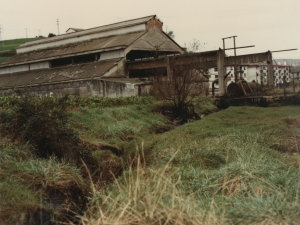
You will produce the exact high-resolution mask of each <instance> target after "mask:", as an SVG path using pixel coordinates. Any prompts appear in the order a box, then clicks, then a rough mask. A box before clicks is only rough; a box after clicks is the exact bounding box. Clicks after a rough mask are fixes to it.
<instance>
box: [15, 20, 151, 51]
mask: <svg viewBox="0 0 300 225" xmlns="http://www.w3.org/2000/svg"><path fill="white" fill-rule="evenodd" d="M154 17H156V15H151V16H146V17H142V18H137V19H133V20H127V21H122V22H119V23H113V24H109V25H104V26H100V27H95V28H91V29H86V30H83V31H78V32H75V33H68V34H63V35H58V36H55V37H51V38H46V39H43V40H37V41H31V42H27V43H25V44H22V45H20V46H19V47H18V48H22V47H28V46H31V45H37V44H41V43H47V42H53V41H59V40H63V39H68V38H73V37H77V36H78V35H79V34H80V35H81V36H82V35H87V34H91V33H98V32H104V31H107V30H114V29H117V28H121V27H129V26H133V25H137V24H143V23H146V22H148V21H149V20H151V19H152V18H154Z"/></svg>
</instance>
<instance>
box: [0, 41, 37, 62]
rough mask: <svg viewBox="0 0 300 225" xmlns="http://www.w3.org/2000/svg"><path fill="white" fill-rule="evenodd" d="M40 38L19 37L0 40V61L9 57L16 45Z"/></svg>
mask: <svg viewBox="0 0 300 225" xmlns="http://www.w3.org/2000/svg"><path fill="white" fill-rule="evenodd" d="M38 39H40V38H20V39H12V40H5V41H1V42H0V63H2V62H4V61H6V60H7V59H9V58H10V57H11V56H12V55H14V54H15V50H16V47H18V46H19V45H21V44H24V43H26V42H29V41H35V40H38Z"/></svg>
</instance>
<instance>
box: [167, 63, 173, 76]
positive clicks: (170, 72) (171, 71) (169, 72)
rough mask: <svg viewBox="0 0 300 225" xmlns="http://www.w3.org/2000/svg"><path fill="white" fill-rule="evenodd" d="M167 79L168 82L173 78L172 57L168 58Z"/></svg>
mask: <svg viewBox="0 0 300 225" xmlns="http://www.w3.org/2000/svg"><path fill="white" fill-rule="evenodd" d="M167 77H168V78H167V79H168V80H169V79H170V78H171V77H173V66H172V63H171V58H170V57H167Z"/></svg>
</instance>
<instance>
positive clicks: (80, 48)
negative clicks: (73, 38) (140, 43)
mask: <svg viewBox="0 0 300 225" xmlns="http://www.w3.org/2000/svg"><path fill="white" fill-rule="evenodd" d="M144 33H146V31H141V32H135V33H129V34H124V35H118V36H112V37H105V38H99V39H94V40H91V41H87V42H81V43H78V44H70V45H66V46H61V47H57V48H51V49H44V50H39V51H34V52H28V53H23V54H16V55H15V56H13V57H12V58H10V59H8V60H7V61H5V62H4V63H2V64H1V65H0V67H6V66H9V65H15V64H23V63H25V62H38V61H46V60H49V59H53V58H57V57H59V58H63V57H68V56H72V55H77V54H79V53H84V54H88V53H92V52H101V51H104V50H108V49H110V50H111V49H112V48H126V47H127V46H129V45H130V44H131V43H133V42H134V41H135V40H136V39H138V38H139V37H140V36H142V35H143V34H144Z"/></svg>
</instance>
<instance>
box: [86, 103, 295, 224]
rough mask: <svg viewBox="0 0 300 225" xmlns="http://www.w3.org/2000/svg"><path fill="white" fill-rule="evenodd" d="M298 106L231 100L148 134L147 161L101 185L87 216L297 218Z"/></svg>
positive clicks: (124, 220)
mask: <svg viewBox="0 0 300 225" xmlns="http://www.w3.org/2000/svg"><path fill="white" fill-rule="evenodd" d="M299 110H300V108H299V107H280V108H275V109H274V108H256V107H236V108H235V107H233V108H229V109H227V110H224V111H220V112H218V113H215V114H212V115H209V116H207V117H204V119H202V120H200V121H196V122H194V123H189V124H186V125H183V126H181V127H179V128H177V129H174V130H172V131H169V132H166V133H164V134H160V135H154V134H152V135H150V136H149V137H147V138H144V140H145V142H144V145H143V149H144V150H145V156H144V157H145V159H144V158H142V159H143V160H142V161H143V162H147V167H145V166H143V165H144V164H143V165H142V164H141V163H139V161H138V163H137V165H136V167H134V168H129V170H128V171H127V172H124V174H123V176H122V177H120V178H118V179H117V180H116V181H115V183H114V184H113V185H111V187H110V189H109V190H108V192H107V193H105V192H97V193H96V194H95V195H94V197H93V198H92V199H91V201H90V204H91V205H90V208H89V210H88V211H87V213H86V215H85V217H83V218H82V221H83V223H85V224H298V223H299V221H300V213H299V210H300V201H299V194H300V157H299V155H298V153H297V151H296V150H297V148H296V147H295V144H293V143H294V142H295V139H294V136H296V137H298V135H299V134H300V132H299V131H300V130H299V128H300V126H299V123H298V120H299V119H300V115H299ZM296 141H299V140H296ZM135 144H136V145H138V146H139V145H140V144H139V143H138V142H136V143H135ZM278 146H280V148H279V147H278ZM130 147H131V148H132V147H133V145H128V146H127V148H125V151H129V150H130V149H129V148H130ZM173 203H174V206H175V205H176V207H173V205H172V204H173Z"/></svg>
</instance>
